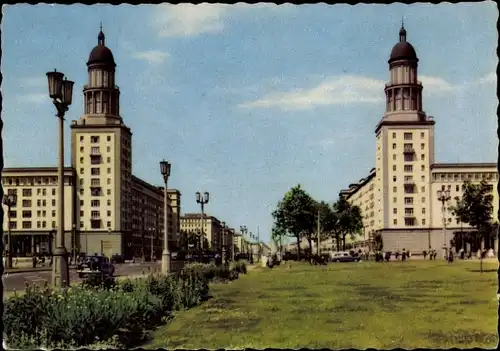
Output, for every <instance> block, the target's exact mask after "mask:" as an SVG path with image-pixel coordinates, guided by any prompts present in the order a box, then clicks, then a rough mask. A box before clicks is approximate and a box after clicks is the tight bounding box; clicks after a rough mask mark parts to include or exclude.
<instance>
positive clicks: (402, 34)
mask: <svg viewBox="0 0 500 351" xmlns="http://www.w3.org/2000/svg"><path fill="white" fill-rule="evenodd" d="M399 41H400V42H404V41H406V29H405V23H404V20H403V18H401V29H400V30H399Z"/></svg>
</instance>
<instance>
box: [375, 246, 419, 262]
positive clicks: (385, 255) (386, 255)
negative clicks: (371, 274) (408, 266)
mask: <svg viewBox="0 0 500 351" xmlns="http://www.w3.org/2000/svg"><path fill="white" fill-rule="evenodd" d="M391 256H392V252H391V251H387V252H382V251H380V250H379V251H376V252H375V261H376V262H384V261H385V262H389V261H390V260H391ZM399 256H401V261H403V262H404V261H406V260H407V259H409V258H410V257H411V252H410V250H406V249H403V252H401V253H400V252H399V251H396V252H395V253H394V258H395V259H396V260H398V259H399Z"/></svg>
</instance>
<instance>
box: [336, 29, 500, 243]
mask: <svg viewBox="0 0 500 351" xmlns="http://www.w3.org/2000/svg"><path fill="white" fill-rule="evenodd" d="M418 61H419V60H418V58H417V54H416V52H415V49H414V48H413V46H412V45H411V44H410V43H409V42H408V41H406V30H405V29H404V28H401V30H400V32H399V42H398V43H397V44H396V45H395V46H394V48H393V49H392V52H391V55H390V59H389V71H390V80H389V83H388V84H386V85H385V95H386V111H385V114H384V117H383V118H382V120H381V121H380V122H379V123H378V125H377V126H376V128H375V135H376V153H375V156H376V161H375V165H376V167H375V168H374V169H372V170H371V171H370V173H369V175H368V176H367V177H366V178H363V179H361V180H360V181H359V182H357V183H354V184H351V185H350V186H349V188H348V189H346V190H342V191H341V192H340V196H345V197H346V198H347V199H348V200H349V201H350V202H351V203H352V204H356V205H358V206H359V207H360V208H361V210H362V213H363V224H364V227H365V230H366V231H367V232H368V233H369V234H370V235H373V233H380V234H381V235H382V238H383V243H384V250H389V251H396V250H402V249H403V248H406V249H409V250H411V251H412V252H415V253H417V252H421V251H423V250H428V249H429V248H433V249H439V248H441V247H443V246H444V243H445V241H447V242H448V241H449V240H450V239H452V237H453V236H454V233H457V232H458V231H464V230H465V231H471V230H473V228H470V227H468V226H466V225H465V224H463V223H460V225H459V223H457V221H456V219H454V218H453V217H452V216H451V214H450V213H446V214H445V217H446V221H447V226H446V227H447V230H445V231H443V213H442V205H441V202H440V201H439V200H438V194H437V192H438V190H441V189H449V190H451V197H452V202H454V200H453V198H454V197H455V196H461V194H462V185H463V182H464V181H465V180H470V181H472V182H479V181H480V180H481V179H486V180H487V181H488V182H490V183H491V185H492V189H493V187H496V184H497V183H498V173H497V169H496V166H497V165H496V164H494V163H491V164H479V163H478V164H437V163H435V160H434V153H435V150H434V125H435V121H434V119H433V118H432V117H429V116H427V115H426V113H425V112H424V110H423V100H422V89H423V86H422V83H421V82H420V81H418V74H417V68H418ZM493 194H494V201H493V204H494V211H495V212H494V213H496V211H497V207H498V206H497V205H498V196H497V193H496V191H495V192H493ZM449 205H452V203H450V204H449ZM447 207H448V206H447ZM448 212H449V211H448ZM447 233H449V234H447ZM445 235H446V236H447V237H446V238H445ZM448 245H449V244H448ZM457 249H458V248H457Z"/></svg>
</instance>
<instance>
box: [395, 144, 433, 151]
mask: <svg viewBox="0 0 500 351" xmlns="http://www.w3.org/2000/svg"><path fill="white" fill-rule="evenodd" d="M404 145H412V144H404ZM404 145H403V147H404ZM411 147H412V148H413V145H412V146H411ZM396 148H397V144H396V143H393V144H392V149H393V150H396ZM424 149H425V144H424V143H421V144H420V150H424Z"/></svg>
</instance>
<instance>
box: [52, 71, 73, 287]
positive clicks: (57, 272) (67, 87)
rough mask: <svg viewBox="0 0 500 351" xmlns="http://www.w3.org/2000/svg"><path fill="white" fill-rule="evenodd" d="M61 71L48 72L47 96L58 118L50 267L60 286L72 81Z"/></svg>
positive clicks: (64, 275)
mask: <svg viewBox="0 0 500 351" xmlns="http://www.w3.org/2000/svg"><path fill="white" fill-rule="evenodd" d="M63 78H64V74H63V73H61V72H57V71H56V70H54V72H48V73H47V79H48V82H49V96H50V98H51V99H52V103H53V104H54V106H55V107H56V109H57V115H56V116H57V118H58V119H59V167H58V172H57V173H58V188H59V193H58V196H59V201H58V202H59V203H58V205H59V211H58V217H59V218H58V222H59V223H58V224H59V226H58V228H57V237H56V248H55V250H54V258H55V260H54V261H55V262H54V265H53V268H52V284H53V285H55V286H58V287H61V288H64V287H67V286H68V285H69V266H68V252H67V251H66V247H65V245H64V114H65V113H66V111H68V107H69V105H71V101H72V96H73V84H74V82H72V81H69V80H67V79H66V78H64V80H63Z"/></svg>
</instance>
